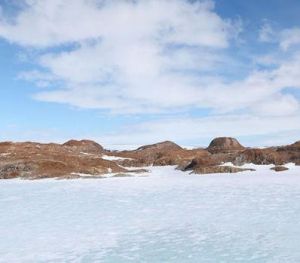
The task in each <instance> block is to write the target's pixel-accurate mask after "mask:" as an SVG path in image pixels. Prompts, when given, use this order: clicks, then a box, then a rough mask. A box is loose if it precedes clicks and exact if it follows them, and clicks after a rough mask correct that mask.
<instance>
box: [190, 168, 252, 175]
mask: <svg viewBox="0 0 300 263" xmlns="http://www.w3.org/2000/svg"><path fill="white" fill-rule="evenodd" d="M245 171H255V170H254V169H243V168H239V167H232V166H207V167H198V168H196V169H194V170H193V173H195V174H217V173H239V172H245Z"/></svg>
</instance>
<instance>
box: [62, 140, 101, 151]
mask: <svg viewBox="0 0 300 263" xmlns="http://www.w3.org/2000/svg"><path fill="white" fill-rule="evenodd" d="M63 146H66V147H68V148H70V149H72V150H75V151H78V152H83V153H91V154H101V153H102V152H103V150H104V149H103V147H102V146H101V145H100V144H98V143H96V142H94V141H90V140H81V141H76V140H70V141H67V142H66V143H64V144H63Z"/></svg>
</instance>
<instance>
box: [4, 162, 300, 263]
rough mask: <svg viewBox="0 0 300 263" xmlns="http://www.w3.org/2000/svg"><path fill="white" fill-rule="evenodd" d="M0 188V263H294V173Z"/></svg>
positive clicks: (159, 172) (168, 170)
mask: <svg viewBox="0 0 300 263" xmlns="http://www.w3.org/2000/svg"><path fill="white" fill-rule="evenodd" d="M269 168H270V167H261V168H260V169H259V170H258V171H257V172H246V173H241V174H235V175H208V176H196V175H187V174H184V173H182V172H179V171H175V170H174V168H173V167H165V168H151V170H152V173H151V175H150V176H149V177H133V178H109V179H98V180H95V179H92V180H89V179H79V180H69V181H68V180H63V181H60V180H48V179H47V180H41V181H21V180H8V181H4V180H3V181H0V262H5V263H7V262H113V263H122V262H151V263H156V262H157V263H158V262H159V263H161V262H180V263H184V262H195V263H201V262H216V263H221V262H228V263H234V262H243V263H244V262H257V263H262V262H263V263H294V262H295V263H296V262H297V263H298V262H300V249H299V243H300V167H294V166H292V165H290V168H291V169H290V171H288V172H282V173H275V172H270V171H269Z"/></svg>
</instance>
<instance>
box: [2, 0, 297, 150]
mask: <svg viewBox="0 0 300 263" xmlns="http://www.w3.org/2000/svg"><path fill="white" fill-rule="evenodd" d="M0 7H1V8H0V58H1V59H0V70H1V75H0V87H1V88H0V100H1V101H0V119H1V123H0V140H2V141H3V140H13V141H24V140H35V141H56V142H63V141H65V140H68V139H70V138H77V139H80V138H91V139H94V140H97V141H98V142H100V143H102V144H103V145H104V146H106V147H112V148H118V147H121V146H122V147H123V146H124V147H125V146H127V145H141V144H146V143H153V142H157V141H162V140H166V139H169V140H174V141H175V142H177V143H179V144H182V145H194V146H197V145H200V146H202V145H204V146H205V145H207V144H208V143H209V141H210V140H211V139H212V138H213V137H216V136H234V137H237V138H238V139H240V141H241V142H242V143H244V144H245V145H261V146H262V145H272V144H285V143H291V142H293V141H296V140H299V139H300V114H299V113H300V106H299V100H300V74H299V73H300V17H299V13H300V3H299V1H296V0H268V1H261V0H260V1H259V0H252V1H241V0H216V1H206V0H203V1H185V0H174V1H167V0H160V1H158V0H149V1H146V0H139V1H122V0H113V1H106V0H72V1H71V0H64V1H63V0H35V1H29V0H24V1H21V0H20V1H17V0H14V1H8V0H2V1H0Z"/></svg>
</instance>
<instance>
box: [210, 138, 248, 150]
mask: <svg viewBox="0 0 300 263" xmlns="http://www.w3.org/2000/svg"><path fill="white" fill-rule="evenodd" d="M244 149H245V148H244V147H243V146H242V145H241V144H240V143H239V142H238V140H237V139H234V138H230V137H219V138H215V139H213V140H212V142H211V143H210V144H209V146H208V148H207V150H208V151H209V152H210V153H227V152H232V151H241V150H244Z"/></svg>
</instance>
